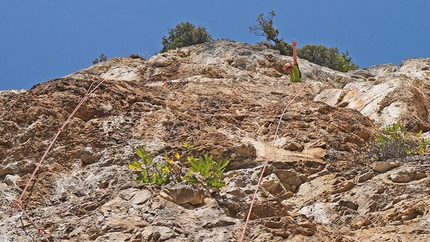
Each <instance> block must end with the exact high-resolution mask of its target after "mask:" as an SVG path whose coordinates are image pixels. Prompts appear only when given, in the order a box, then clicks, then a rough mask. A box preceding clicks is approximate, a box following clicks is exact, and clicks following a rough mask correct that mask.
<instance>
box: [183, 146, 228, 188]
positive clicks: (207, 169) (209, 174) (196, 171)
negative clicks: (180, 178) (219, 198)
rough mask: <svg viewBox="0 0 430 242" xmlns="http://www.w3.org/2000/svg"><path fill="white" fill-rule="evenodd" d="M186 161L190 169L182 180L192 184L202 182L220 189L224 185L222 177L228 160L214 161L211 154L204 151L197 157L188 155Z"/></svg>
mask: <svg viewBox="0 0 430 242" xmlns="http://www.w3.org/2000/svg"><path fill="white" fill-rule="evenodd" d="M188 162H189V163H190V164H191V167H190V170H191V171H189V172H188V174H187V175H186V176H185V177H184V180H187V181H190V182H191V183H193V184H198V183H204V184H206V185H207V186H209V187H212V188H215V189H220V188H222V187H223V186H224V185H225V183H224V182H223V181H222V177H223V175H224V170H225V167H226V166H227V165H228V163H229V162H230V161H229V160H226V161H222V160H220V161H218V162H216V161H214V160H213V159H212V155H209V154H207V153H206V154H205V155H204V156H203V157H201V156H200V157H199V158H198V159H196V158H194V157H192V156H189V157H188Z"/></svg>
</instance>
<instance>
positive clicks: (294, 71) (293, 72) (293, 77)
mask: <svg viewBox="0 0 430 242" xmlns="http://www.w3.org/2000/svg"><path fill="white" fill-rule="evenodd" d="M296 46H297V41H296V40H293V42H292V43H291V47H293V61H294V65H293V64H291V63H287V64H285V65H284V71H285V73H287V74H288V75H290V82H302V73H301V72H300V69H299V64H298V63H297V50H296Z"/></svg>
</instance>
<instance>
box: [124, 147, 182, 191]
mask: <svg viewBox="0 0 430 242" xmlns="http://www.w3.org/2000/svg"><path fill="white" fill-rule="evenodd" d="M136 154H137V155H138V156H139V158H140V160H135V161H133V162H132V163H131V164H129V165H128V168H130V169H132V170H134V171H138V174H137V177H136V179H135V181H136V182H142V183H153V184H156V185H166V184H169V183H170V182H180V181H181V180H182V178H181V175H180V167H179V166H178V165H176V164H174V163H173V158H169V157H168V156H167V155H165V156H164V162H161V161H160V162H157V161H154V159H153V158H152V157H151V156H150V155H149V153H148V152H147V151H146V150H145V149H143V148H141V147H138V148H137V149H136ZM178 156H179V154H177V156H176V157H178ZM178 159H179V158H178Z"/></svg>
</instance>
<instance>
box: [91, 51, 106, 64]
mask: <svg viewBox="0 0 430 242" xmlns="http://www.w3.org/2000/svg"><path fill="white" fill-rule="evenodd" d="M107 59H108V57H107V56H106V55H105V54H103V53H102V54H100V55H99V58H96V59H95V60H93V65H95V64H97V63H99V62H105V61H107Z"/></svg>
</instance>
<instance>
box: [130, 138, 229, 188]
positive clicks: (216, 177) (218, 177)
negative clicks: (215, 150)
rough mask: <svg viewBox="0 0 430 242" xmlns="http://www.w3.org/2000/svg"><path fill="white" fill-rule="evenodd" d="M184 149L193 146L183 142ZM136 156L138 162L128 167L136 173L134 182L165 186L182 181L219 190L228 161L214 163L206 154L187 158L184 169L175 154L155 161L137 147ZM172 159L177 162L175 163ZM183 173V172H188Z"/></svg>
mask: <svg viewBox="0 0 430 242" xmlns="http://www.w3.org/2000/svg"><path fill="white" fill-rule="evenodd" d="M183 146H184V148H186V149H191V148H193V147H194V145H192V144H190V143H188V142H185V143H184V144H183ZM136 154H137V155H138V157H139V160H135V161H133V162H132V163H130V164H129V165H128V168H130V169H131V170H133V171H137V177H136V179H135V180H134V181H136V182H142V183H152V184H156V185H160V186H161V185H166V184H169V183H171V182H173V183H178V182H181V181H182V180H186V181H189V182H191V183H192V184H194V185H198V184H202V185H203V186H208V187H211V188H215V189H217V190H219V189H220V188H222V187H223V186H224V185H225V183H224V182H223V181H222V178H223V175H224V171H225V167H226V166H227V165H228V163H229V162H230V161H228V160H226V161H222V160H221V161H214V160H213V158H212V155H209V154H208V153H206V154H204V156H203V157H199V158H195V157H193V156H188V162H189V163H190V167H189V168H185V167H184V166H183V165H181V163H180V162H179V159H180V158H181V155H180V154H179V153H175V155H174V157H169V156H168V155H167V154H166V155H165V156H164V160H162V161H156V160H155V159H154V158H152V156H151V155H150V154H149V153H148V152H147V151H146V150H145V149H143V148H141V147H138V148H137V149H136ZM174 158H176V159H177V160H176V161H175V160H174ZM188 169H189V171H188V173H185V171H184V170H188Z"/></svg>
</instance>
